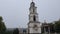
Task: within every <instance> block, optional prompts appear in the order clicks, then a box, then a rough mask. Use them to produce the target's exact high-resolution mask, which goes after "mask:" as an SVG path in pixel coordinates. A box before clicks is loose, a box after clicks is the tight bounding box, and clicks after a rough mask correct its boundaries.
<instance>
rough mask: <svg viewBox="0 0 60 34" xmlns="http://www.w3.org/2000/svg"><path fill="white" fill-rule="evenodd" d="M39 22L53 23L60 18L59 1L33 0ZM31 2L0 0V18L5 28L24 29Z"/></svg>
mask: <svg viewBox="0 0 60 34" xmlns="http://www.w3.org/2000/svg"><path fill="white" fill-rule="evenodd" d="M34 2H35V4H36V6H37V12H38V14H39V21H40V22H44V20H46V21H47V22H53V21H56V20H58V19H59V18H60V0H34ZM30 3H31V0H0V16H2V17H3V19H4V20H3V21H4V22H5V25H6V27H7V28H16V27H18V28H24V27H27V23H28V22H29V19H28V18H29V16H28V15H29V7H30Z"/></svg>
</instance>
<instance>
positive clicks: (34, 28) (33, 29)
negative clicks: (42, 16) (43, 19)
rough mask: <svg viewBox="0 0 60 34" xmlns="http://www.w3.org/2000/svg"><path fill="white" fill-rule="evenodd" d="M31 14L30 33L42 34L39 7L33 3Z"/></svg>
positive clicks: (30, 9)
mask: <svg viewBox="0 0 60 34" xmlns="http://www.w3.org/2000/svg"><path fill="white" fill-rule="evenodd" d="M29 12H30V13H29V23H28V33H29V34H41V23H40V22H39V19H38V13H37V7H36V6H35V3H34V2H33V1H32V2H31V4H30V8H29Z"/></svg>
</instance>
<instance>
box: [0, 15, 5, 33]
mask: <svg viewBox="0 0 60 34" xmlns="http://www.w3.org/2000/svg"><path fill="white" fill-rule="evenodd" d="M5 30H6V27H5V24H4V22H3V18H2V17H1V16H0V33H2V32H4V31H5Z"/></svg>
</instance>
